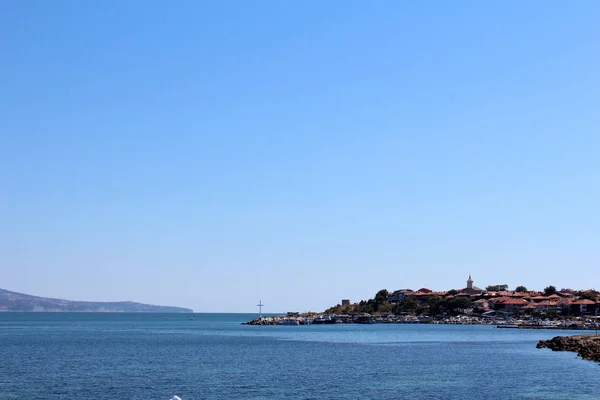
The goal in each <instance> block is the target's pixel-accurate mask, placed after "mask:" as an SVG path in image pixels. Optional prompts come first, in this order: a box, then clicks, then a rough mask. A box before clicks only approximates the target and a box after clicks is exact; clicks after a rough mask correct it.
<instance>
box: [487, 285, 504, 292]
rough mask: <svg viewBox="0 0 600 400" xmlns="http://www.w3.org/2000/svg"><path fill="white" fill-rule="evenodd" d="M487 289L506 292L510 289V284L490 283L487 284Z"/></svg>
mask: <svg viewBox="0 0 600 400" xmlns="http://www.w3.org/2000/svg"><path fill="white" fill-rule="evenodd" d="M485 290H486V291H488V292H504V291H506V290H508V285H506V284H504V285H490V286H486V288H485Z"/></svg>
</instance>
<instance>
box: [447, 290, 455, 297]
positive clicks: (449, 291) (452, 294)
mask: <svg viewBox="0 0 600 400" xmlns="http://www.w3.org/2000/svg"><path fill="white" fill-rule="evenodd" d="M457 294H458V290H456V289H450V290H448V291H447V292H446V295H448V296H456V295H457Z"/></svg>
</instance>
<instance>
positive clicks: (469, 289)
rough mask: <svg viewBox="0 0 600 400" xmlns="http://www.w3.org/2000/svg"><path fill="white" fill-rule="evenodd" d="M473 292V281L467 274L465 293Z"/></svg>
mask: <svg viewBox="0 0 600 400" xmlns="http://www.w3.org/2000/svg"><path fill="white" fill-rule="evenodd" d="M472 291H473V279H471V274H469V279H467V293H471V292H472Z"/></svg>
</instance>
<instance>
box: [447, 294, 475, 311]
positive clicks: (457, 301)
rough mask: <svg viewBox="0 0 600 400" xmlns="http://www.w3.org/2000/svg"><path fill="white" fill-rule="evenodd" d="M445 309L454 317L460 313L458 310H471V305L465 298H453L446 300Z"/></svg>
mask: <svg viewBox="0 0 600 400" xmlns="http://www.w3.org/2000/svg"><path fill="white" fill-rule="evenodd" d="M446 307H447V308H448V311H449V312H450V313H451V314H453V315H456V314H459V313H460V310H464V309H469V308H473V304H472V303H471V301H470V300H469V299H468V298H466V297H455V298H453V299H450V300H448V302H447V303H446Z"/></svg>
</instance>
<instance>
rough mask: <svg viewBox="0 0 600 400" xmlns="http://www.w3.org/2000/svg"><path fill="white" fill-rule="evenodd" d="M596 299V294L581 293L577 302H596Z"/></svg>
mask: <svg viewBox="0 0 600 400" xmlns="http://www.w3.org/2000/svg"><path fill="white" fill-rule="evenodd" d="M597 297H598V293H596V292H583V293H581V296H579V300H592V301H596V298H597Z"/></svg>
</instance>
